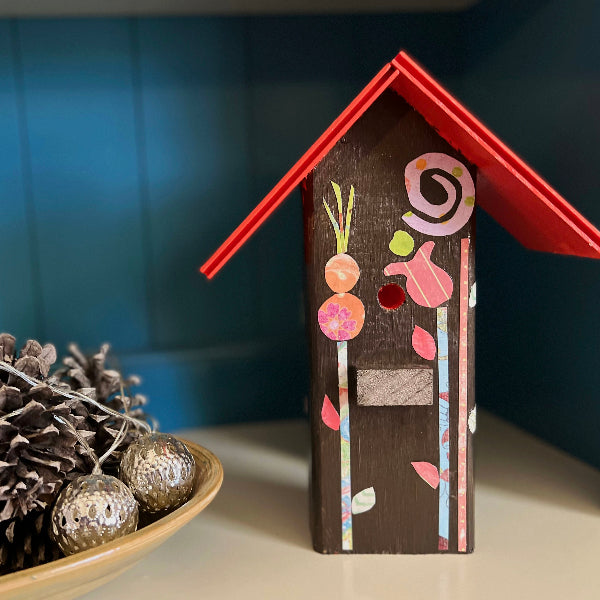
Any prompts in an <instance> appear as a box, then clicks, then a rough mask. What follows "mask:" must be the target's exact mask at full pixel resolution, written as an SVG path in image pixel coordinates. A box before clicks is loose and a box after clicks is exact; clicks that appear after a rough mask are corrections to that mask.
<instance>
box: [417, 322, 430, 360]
mask: <svg viewBox="0 0 600 600" xmlns="http://www.w3.org/2000/svg"><path fill="white" fill-rule="evenodd" d="M412 347H413V348H414V350H415V352H416V353H417V354H418V355H419V356H421V357H422V358H424V359H425V360H433V359H434V358H435V352H436V348H435V340H434V339H433V336H432V335H431V334H430V333H429V332H428V331H425V330H424V329H422V328H421V327H419V326H418V325H415V328H414V331H413V334H412Z"/></svg>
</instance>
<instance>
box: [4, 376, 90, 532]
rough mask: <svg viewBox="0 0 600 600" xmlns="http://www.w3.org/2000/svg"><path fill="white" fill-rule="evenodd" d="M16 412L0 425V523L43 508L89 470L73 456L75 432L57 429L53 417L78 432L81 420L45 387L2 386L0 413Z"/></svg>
mask: <svg viewBox="0 0 600 600" xmlns="http://www.w3.org/2000/svg"><path fill="white" fill-rule="evenodd" d="M16 409H22V412H21V413H20V414H18V415H16V416H13V417H11V418H10V419H7V420H1V421H0V523H2V522H4V521H7V520H10V519H15V518H16V519H21V518H23V517H25V516H26V515H27V514H28V513H29V512H30V511H38V510H41V509H44V508H45V507H47V506H48V505H49V504H50V503H51V502H52V501H53V500H54V498H55V497H56V496H57V495H58V492H59V491H60V488H61V487H62V485H63V483H64V482H65V480H67V478H68V477H69V478H72V477H74V476H76V475H80V474H82V473H85V472H89V466H88V464H89V463H88V464H86V459H84V458H83V456H81V455H80V454H78V453H77V446H78V442H77V438H76V436H75V434H74V433H72V432H71V431H70V430H69V429H66V428H65V427H61V426H60V424H59V423H58V422H57V421H56V419H55V418H54V415H57V416H59V417H62V418H63V419H65V420H68V421H69V422H71V423H72V424H73V425H74V427H75V428H77V429H80V427H78V425H79V424H80V423H81V421H82V420H83V419H82V420H81V421H80V423H78V420H77V418H76V417H74V416H73V415H72V414H71V408H70V407H69V406H67V404H65V403H64V402H61V403H60V404H58V403H56V397H55V396H54V393H53V392H52V390H51V389H50V388H49V387H48V386H47V385H46V384H39V385H36V386H35V387H32V388H31V389H30V390H29V391H27V392H22V391H21V390H19V389H18V388H16V387H11V386H7V385H4V386H3V387H2V388H0V415H4V414H7V413H9V412H12V411H14V410H16ZM79 433H80V435H81V436H82V437H84V438H88V439H90V438H92V436H93V432H92V431H86V430H85V429H80V431H79ZM81 451H82V450H81ZM82 452H83V451H82Z"/></svg>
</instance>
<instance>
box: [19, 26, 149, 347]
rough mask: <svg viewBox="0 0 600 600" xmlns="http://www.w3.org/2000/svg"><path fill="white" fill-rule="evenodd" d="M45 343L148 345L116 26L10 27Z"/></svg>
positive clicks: (133, 161) (124, 65)
mask: <svg viewBox="0 0 600 600" xmlns="http://www.w3.org/2000/svg"><path fill="white" fill-rule="evenodd" d="M18 33H19V44H20V51H21V54H22V66H23V81H24V92H25V98H24V110H25V115H26V120H27V128H28V131H27V133H28V142H29V149H30V152H31V168H32V190H33V201H34V205H35V227H36V235H37V238H38V249H39V257H38V260H39V264H40V287H41V296H42V305H43V316H44V323H45V330H44V334H45V335H46V336H47V338H48V339H52V340H55V341H56V342H58V343H59V344H64V343H66V342H67V341H69V340H70V339H73V338H74V339H76V340H78V341H80V343H81V344H83V345H84V346H88V345H90V344H98V343H100V342H102V341H104V340H105V339H109V340H111V341H112V342H113V344H114V346H115V347H116V348H118V349H125V350H131V349H140V348H142V347H145V346H146V343H147V340H148V332H147V325H148V320H147V311H146V289H145V279H144V263H143V252H144V248H143V246H142V232H141V221H140V203H139V197H138V190H139V182H138V165H137V152H136V145H135V137H134V118H133V117H134V112H133V107H134V104H133V94H132V67H131V56H130V52H129V49H130V41H129V29H128V26H127V21H123V20H115V21H103V20H99V21H94V20H75V21H52V20H50V21H23V22H20V23H19V25H18Z"/></svg>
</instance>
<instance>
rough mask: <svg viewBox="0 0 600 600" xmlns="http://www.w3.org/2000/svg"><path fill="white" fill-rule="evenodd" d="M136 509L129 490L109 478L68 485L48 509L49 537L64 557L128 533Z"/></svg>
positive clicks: (90, 477) (133, 524) (89, 477)
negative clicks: (49, 512)
mask: <svg viewBox="0 0 600 600" xmlns="http://www.w3.org/2000/svg"><path fill="white" fill-rule="evenodd" d="M137 524H138V505H137V502H136V501H135V498H134V497H133V494H132V493H131V491H130V490H129V488H128V487H127V486H126V485H125V484H124V483H123V482H122V481H119V480H118V479H117V478H116V477H111V476H110V475H102V474H99V475H94V474H92V475H84V476H82V477H78V478H77V479H76V480H75V481H73V482H71V483H70V484H69V485H68V486H67V487H66V488H65V489H64V490H63V491H62V492H61V493H60V494H59V496H58V498H57V499H56V502H55V503H54V507H53V508H52V525H51V527H50V534H51V536H52V538H53V539H54V541H55V542H56V543H57V544H58V547H59V548H60V549H61V550H62V551H63V552H64V554H66V555H69V554H75V553H76V552H81V551H82V550H87V549H88V548H94V547H95V546H100V545H101V544H104V543H105V542H110V541H111V540H114V539H116V538H119V537H121V536H124V535H127V534H128V533H132V532H134V531H135V530H136V528H137Z"/></svg>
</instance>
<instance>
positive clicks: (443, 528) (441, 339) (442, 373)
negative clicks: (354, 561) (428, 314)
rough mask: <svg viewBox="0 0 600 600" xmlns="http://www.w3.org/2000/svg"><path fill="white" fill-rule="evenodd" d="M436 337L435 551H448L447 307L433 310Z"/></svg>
mask: <svg viewBox="0 0 600 600" xmlns="http://www.w3.org/2000/svg"><path fill="white" fill-rule="evenodd" d="M437 337H438V390H439V401H438V403H439V419H438V423H439V427H438V431H439V447H440V486H439V494H440V497H439V529H438V535H439V537H438V540H439V541H438V550H448V529H449V520H450V477H449V467H450V461H449V458H448V455H449V450H450V436H449V433H450V414H449V413H450V405H449V403H448V389H449V385H448V308H447V307H445V306H441V307H439V308H438V309H437Z"/></svg>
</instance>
